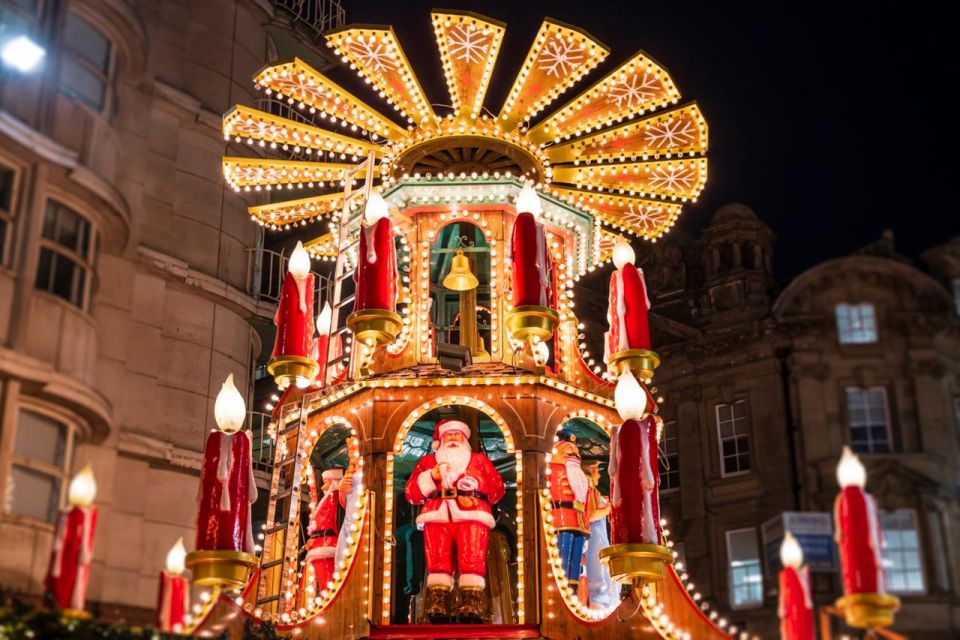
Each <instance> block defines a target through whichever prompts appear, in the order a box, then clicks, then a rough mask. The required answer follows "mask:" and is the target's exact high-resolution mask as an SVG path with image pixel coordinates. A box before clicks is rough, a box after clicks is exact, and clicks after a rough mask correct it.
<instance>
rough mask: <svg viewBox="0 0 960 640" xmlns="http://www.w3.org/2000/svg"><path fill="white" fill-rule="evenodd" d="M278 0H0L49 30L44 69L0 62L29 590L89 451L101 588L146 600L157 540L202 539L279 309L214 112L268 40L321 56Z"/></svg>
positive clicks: (3, 224)
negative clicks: (228, 414)
mask: <svg viewBox="0 0 960 640" xmlns="http://www.w3.org/2000/svg"><path fill="white" fill-rule="evenodd" d="M283 4H284V3H282V2H278V3H271V2H267V1H266V0H204V1H203V2H193V1H190V0H180V1H175V0H165V1H164V2H155V1H153V0H131V1H125V0H69V1H42V2H41V1H36V0H34V1H28V0H3V1H2V2H0V41H3V42H6V41H7V40H9V39H10V38H12V37H14V36H16V35H24V34H25V35H28V36H29V37H31V38H32V39H33V40H34V41H35V42H38V43H40V44H41V45H42V46H43V47H44V48H45V49H46V55H45V57H44V59H43V61H42V64H41V66H40V67H39V68H38V69H37V70H36V71H33V72H31V73H19V72H17V71H16V70H14V69H12V68H9V67H7V66H4V67H3V69H2V70H0V434H2V436H0V495H2V496H5V501H4V509H3V510H2V515H0V540H2V541H3V547H4V553H3V556H2V559H0V584H2V585H4V586H5V587H8V588H16V589H23V590H26V591H28V592H32V593H36V592H38V591H39V590H40V587H41V581H42V578H43V575H44V572H45V570H46V566H47V562H48V560H49V552H50V546H51V538H52V533H53V521H54V518H55V512H56V509H57V507H58V506H59V505H60V504H62V503H63V502H64V499H65V494H66V486H67V483H68V480H69V478H70V476H71V475H72V474H73V473H74V472H75V470H77V469H79V468H80V467H82V466H83V465H84V464H86V463H90V464H91V465H92V466H93V469H94V473H95V475H96V479H97V483H98V495H97V504H98V505H99V508H100V522H99V527H98V533H97V537H96V548H95V553H94V558H95V559H94V567H93V570H92V572H91V584H90V589H89V600H90V601H91V602H92V603H94V605H95V606H96V603H109V605H111V609H110V610H112V611H113V617H117V616H126V617H127V618H128V619H134V620H149V619H150V616H151V615H152V614H151V611H152V609H153V608H154V606H155V602H156V589H157V580H158V579H157V575H158V571H159V570H160V568H161V566H162V563H163V560H164V557H165V554H166V551H167V550H168V549H169V548H170V547H171V546H172V545H173V543H174V542H175V541H176V540H177V538H178V537H179V536H184V539H185V541H186V543H187V546H188V548H190V547H191V546H192V543H193V536H192V531H193V527H194V513H195V502H194V496H195V495H196V491H197V476H198V469H199V459H200V456H199V451H200V449H201V447H202V444H203V438H204V434H205V432H206V430H207V428H209V427H210V426H211V425H212V415H213V399H214V398H215V396H216V393H217V391H218V390H219V388H220V385H221V383H222V381H223V380H224V378H225V377H226V376H227V374H228V373H233V374H234V376H235V378H236V379H237V380H238V381H242V380H247V381H250V382H249V387H250V392H251V400H252V389H253V381H252V371H253V369H254V366H253V364H254V362H255V360H256V358H257V357H258V356H259V355H260V351H261V343H262V341H263V340H262V339H261V337H260V336H259V335H258V332H257V331H256V330H255V328H254V327H255V326H257V325H264V324H268V323H269V319H270V318H271V317H272V312H273V309H272V305H271V304H269V303H265V302H264V301H262V300H260V299H258V296H256V295H252V293H251V290H250V287H249V286H248V285H249V282H250V279H249V276H250V275H251V274H250V273H249V271H248V264H250V260H249V251H250V250H251V249H255V248H256V247H258V246H262V238H260V236H259V235H258V233H259V232H258V228H257V226H256V225H252V224H250V221H249V218H248V216H247V215H246V210H245V209H246V206H247V205H248V204H249V203H247V202H244V201H242V200H241V199H240V198H238V197H237V196H236V195H234V194H233V192H232V191H230V190H228V189H225V188H224V186H223V180H222V176H221V170H220V158H221V157H222V156H223V155H225V154H229V153H231V151H230V149H229V145H228V144H227V143H225V142H224V139H223V136H222V134H221V124H220V123H221V116H222V114H223V112H224V111H226V110H227V109H228V108H229V107H230V106H231V105H233V104H236V103H243V104H254V97H253V95H252V93H251V92H252V91H253V88H252V85H251V82H250V79H251V78H252V77H253V74H254V73H255V72H256V71H257V70H258V69H259V68H260V67H262V66H263V65H264V64H265V63H267V62H268V61H271V60H274V59H276V58H277V57H278V56H285V57H291V56H293V55H298V56H300V57H302V58H304V59H307V60H309V61H311V62H312V63H313V64H315V65H317V66H321V67H322V66H323V65H324V64H326V59H325V58H324V57H323V56H324V55H326V54H325V53H324V49H325V47H323V48H322V47H321V44H322V43H320V42H319V37H318V36H317V33H316V31H315V27H316V26H317V25H315V24H308V23H305V22H304V21H303V20H298V18H302V16H297V15H296V14H292V13H290V12H285V11H284V10H282V8H278V6H277V5H283ZM294 4H295V3H294ZM340 19H341V20H342V15H341V16H340ZM253 293H255V292H253ZM104 613H107V614H108V615H110V611H108V610H105V611H104Z"/></svg>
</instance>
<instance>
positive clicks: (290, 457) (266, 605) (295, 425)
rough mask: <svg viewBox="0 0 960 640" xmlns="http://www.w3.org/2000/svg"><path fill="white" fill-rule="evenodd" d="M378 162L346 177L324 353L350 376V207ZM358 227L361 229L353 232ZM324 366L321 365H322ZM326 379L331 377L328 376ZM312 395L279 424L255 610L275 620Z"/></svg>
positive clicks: (288, 606)
mask: <svg viewBox="0 0 960 640" xmlns="http://www.w3.org/2000/svg"><path fill="white" fill-rule="evenodd" d="M375 160H376V158H375V157H374V156H373V155H372V154H371V155H370V156H369V157H368V158H367V159H366V160H365V161H364V162H363V163H361V164H359V165H357V167H356V168H354V169H352V170H350V171H348V172H346V174H345V176H344V185H345V186H344V199H343V208H342V209H341V212H340V221H339V223H338V229H337V232H338V238H337V248H338V253H337V266H336V271H335V273H334V282H333V295H332V298H333V304H332V305H331V311H332V312H333V313H332V317H331V319H330V336H331V340H330V341H329V342H328V347H327V353H324V354H320V355H321V358H322V359H323V361H324V362H326V366H327V375H328V376H329V373H330V368H331V367H336V366H337V365H338V364H341V363H342V364H343V367H344V368H345V369H346V370H348V371H349V366H350V353H349V351H347V349H343V353H342V354H341V355H340V356H338V357H336V358H335V359H334V360H333V361H332V362H331V360H330V355H331V351H332V350H331V346H330V345H333V344H334V339H336V338H338V337H339V338H340V339H341V340H343V339H344V338H345V337H346V334H347V332H348V331H349V329H348V327H347V326H346V315H348V314H349V313H350V311H351V310H352V304H353V301H354V299H355V295H354V294H350V295H347V296H344V295H343V294H344V287H343V285H344V283H345V282H346V281H347V280H349V279H350V278H352V277H353V269H350V268H348V266H349V256H350V253H351V251H356V250H357V248H358V245H359V244H360V226H359V225H360V221H361V220H362V218H363V208H362V207H361V208H360V212H359V214H357V215H354V216H353V217H352V218H351V214H350V205H351V203H352V202H353V201H354V200H356V199H357V198H361V197H362V198H363V199H364V200H363V201H366V198H367V197H368V196H369V194H370V190H371V189H372V188H373V175H374V166H375ZM361 172H365V176H364V177H365V180H364V186H363V189H360V190H357V191H354V190H353V189H352V185H353V181H354V179H355V178H356V176H357V175H358V174H359V173H361ZM353 227H356V230H355V231H354V229H353ZM321 366H322V365H321ZM326 379H327V380H332V378H330V377H327V378H326ZM308 399H309V396H304V398H303V399H302V400H301V401H300V402H299V403H290V404H288V405H284V406H283V407H282V408H281V410H280V416H279V419H278V421H277V437H276V447H275V449H274V458H273V475H272V477H271V480H270V502H269V504H268V506H267V526H266V528H265V529H264V539H263V551H262V552H261V554H260V572H259V579H258V583H257V595H256V606H257V608H259V609H261V610H262V611H264V612H268V611H269V612H271V613H273V614H274V617H275V619H276V618H277V617H279V616H281V615H282V614H283V613H287V612H289V611H291V610H292V609H293V608H294V607H295V606H296V598H297V588H298V584H297V580H298V576H297V569H298V568H299V555H300V505H301V502H302V500H301V485H302V484H303V482H304V481H305V477H304V465H305V463H307V462H308V459H309V457H310V452H309V451H305V450H304V448H305V442H306V440H307V438H306V434H307V418H308V416H309V406H308V403H309V400H308Z"/></svg>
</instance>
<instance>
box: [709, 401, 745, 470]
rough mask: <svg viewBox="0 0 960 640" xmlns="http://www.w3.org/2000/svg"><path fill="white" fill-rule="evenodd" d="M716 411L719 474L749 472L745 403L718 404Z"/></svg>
mask: <svg viewBox="0 0 960 640" xmlns="http://www.w3.org/2000/svg"><path fill="white" fill-rule="evenodd" d="M716 410H717V437H718V439H719V441H720V474H721V475H722V476H732V475H737V474H739V473H746V472H748V471H750V420H749V419H748V418H747V401H746V400H737V401H736V402H734V403H733V404H718V405H717V406H716Z"/></svg>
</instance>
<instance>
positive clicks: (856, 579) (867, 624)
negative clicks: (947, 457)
mask: <svg viewBox="0 0 960 640" xmlns="http://www.w3.org/2000/svg"><path fill="white" fill-rule="evenodd" d="M837 481H838V482H839V484H840V487H841V489H840V495H838V496H837V500H836V503H835V504H834V507H833V516H834V523H835V528H836V532H835V537H836V542H837V546H838V547H839V549H840V565H841V569H842V573H843V593H844V597H843V598H841V599H840V600H838V601H837V608H839V609H841V610H842V611H843V612H844V616H845V617H846V621H847V624H849V625H850V626H853V627H858V628H872V627H885V626H889V625H891V624H893V612H894V611H896V609H897V608H898V607H899V605H900V601H899V600H898V599H897V598H896V597H894V596H890V595H887V585H886V579H885V578H886V577H885V575H884V573H883V556H882V549H883V533H882V531H881V529H880V519H879V517H878V515H877V502H876V500H875V499H874V497H873V496H871V495H870V494H869V493H867V492H866V491H864V489H863V487H864V486H865V485H866V483H867V472H866V469H864V467H863V464H861V463H860V460H859V458H857V456H856V455H855V454H854V453H853V452H852V451H851V450H850V448H849V447H844V448H843V455H842V456H841V458H840V464H838V465H837Z"/></svg>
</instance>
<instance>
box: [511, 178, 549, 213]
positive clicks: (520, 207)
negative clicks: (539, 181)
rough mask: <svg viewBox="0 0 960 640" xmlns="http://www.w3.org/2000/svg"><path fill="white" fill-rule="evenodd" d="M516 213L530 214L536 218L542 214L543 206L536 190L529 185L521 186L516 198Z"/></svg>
mask: <svg viewBox="0 0 960 640" xmlns="http://www.w3.org/2000/svg"><path fill="white" fill-rule="evenodd" d="M517 213H532V214H533V215H535V216H537V215H540V214H541V213H543V205H542V204H541V203H540V196H539V195H537V190H536V189H534V188H533V187H532V186H530V185H529V184H525V185H523V189H520V195H519V196H517Z"/></svg>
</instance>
